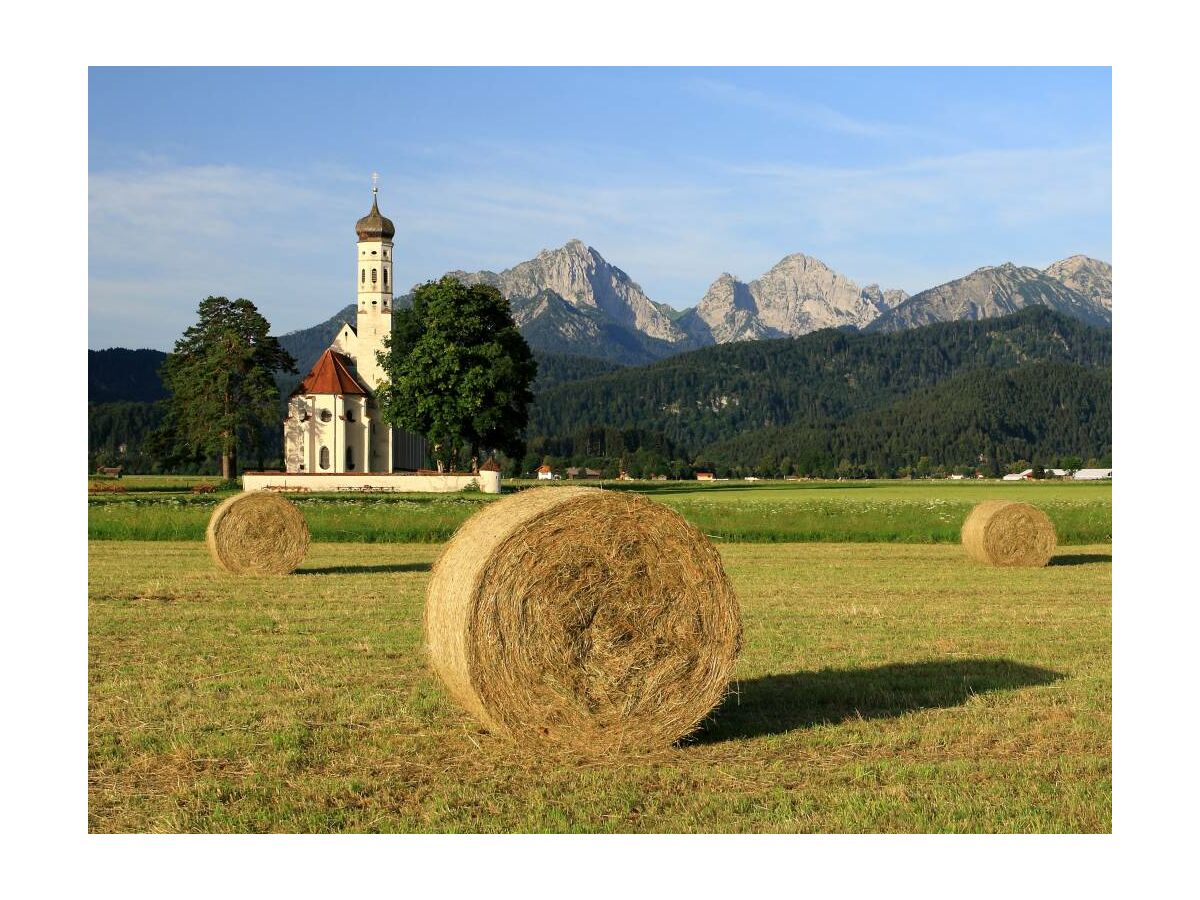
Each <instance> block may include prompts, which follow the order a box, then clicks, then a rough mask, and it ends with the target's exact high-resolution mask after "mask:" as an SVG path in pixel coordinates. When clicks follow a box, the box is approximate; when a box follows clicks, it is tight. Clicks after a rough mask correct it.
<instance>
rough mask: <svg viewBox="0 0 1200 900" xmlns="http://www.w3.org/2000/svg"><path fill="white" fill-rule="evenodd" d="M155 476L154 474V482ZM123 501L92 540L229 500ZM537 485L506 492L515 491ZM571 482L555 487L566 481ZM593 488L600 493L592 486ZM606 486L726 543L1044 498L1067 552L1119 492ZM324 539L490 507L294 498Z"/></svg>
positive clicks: (193, 516)
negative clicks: (654, 503)
mask: <svg viewBox="0 0 1200 900" xmlns="http://www.w3.org/2000/svg"><path fill="white" fill-rule="evenodd" d="M145 477H146V478H154V477H155V476H145ZM122 484H126V485H128V493H124V494H110V493H103V494H89V497H88V537H89V538H90V539H92V540H200V539H202V538H203V537H204V529H205V526H206V525H207V523H208V518H209V516H210V515H211V513H212V509H213V507H214V506H215V505H216V504H217V503H219V502H220V501H221V499H223V498H224V497H225V496H228V494H227V493H225V494H222V493H216V494H199V495H193V494H192V493H191V492H190V485H189V484H188V483H187V482H186V480H179V479H177V480H176V481H174V482H171V483H169V484H168V485H166V486H162V487H160V486H157V485H154V486H151V485H144V484H141V483H140V482H139V476H131V477H128V478H125V479H122ZM535 484H536V482H528V481H527V482H517V483H510V484H507V485H506V488H505V489H506V491H508V490H519V489H524V488H527V487H531V486H534V485H535ZM562 484H563V483H561V482H559V483H556V485H555V486H561V485H562ZM588 484H589V485H590V486H599V483H597V482H589V483H588ZM603 487H604V489H605V490H628V491H635V492H639V493H644V494H646V495H648V496H650V497H652V498H653V499H655V500H658V501H660V502H662V503H665V504H666V505H668V506H671V507H673V508H674V509H677V510H678V511H679V512H680V514H682V515H683V516H684V517H685V518H686V519H688V521H690V522H692V523H693V524H694V525H696V526H697V527H698V528H699V529H700V530H701V531H703V532H704V533H705V534H707V535H709V536H710V537H712V538H713V539H714V540H717V541H729V542H765V543H771V542H796V541H831V542H878V541H884V542H898V543H947V542H949V543H953V542H956V541H958V539H959V529H960V528H961V527H962V522H963V520H964V519H965V518H966V516H967V513H968V512H969V511H970V509H971V507H972V506H974V505H975V504H976V503H978V502H979V501H981V500H985V499H990V498H1006V499H1014V500H1025V501H1027V502H1030V503H1034V504H1035V505H1037V506H1038V507H1040V508H1041V509H1042V510H1044V511H1045V512H1046V514H1047V515H1049V516H1050V518H1051V520H1052V521H1053V522H1054V525H1055V529H1056V530H1057V533H1058V539H1059V542H1060V543H1061V544H1064V545H1077V544H1089V543H1103V542H1108V541H1110V540H1111V539H1112V485H1111V484H1110V483H1086V482H1084V483H1073V482H1042V483H1031V482H1018V483H1012V482H995V481H989V482H965V481H941V480H938V481H932V480H927V481H863V482H782V481H778V482H749V483H747V482H715V483H712V484H705V483H700V482H694V481H693V482H630V483H620V482H617V483H613V482H605V483H604V484H603ZM290 499H292V500H293V502H295V503H296V505H297V506H298V507H299V508H300V510H301V512H302V513H303V515H304V517H305V520H306V521H307V522H308V526H309V529H310V531H311V533H312V537H313V540H314V541H322V542H347V541H348V542H388V543H390V542H401V543H406V542H418V543H419V542H438V541H444V540H445V539H446V538H448V537H449V536H450V535H451V534H453V533H454V530H455V529H456V528H457V527H458V526H459V525H460V524H462V522H464V521H465V520H466V519H467V518H468V517H469V516H470V515H471V513H472V512H474V511H475V510H477V509H479V508H480V505H481V504H484V503H489V502H492V501H493V500H494V498H492V497H489V496H487V495H484V494H479V493H463V494H310V495H292V496H291V497H290Z"/></svg>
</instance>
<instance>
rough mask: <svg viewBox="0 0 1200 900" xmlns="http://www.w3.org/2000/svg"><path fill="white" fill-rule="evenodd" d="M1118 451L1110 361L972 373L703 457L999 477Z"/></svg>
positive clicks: (752, 436)
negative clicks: (1106, 365)
mask: <svg viewBox="0 0 1200 900" xmlns="http://www.w3.org/2000/svg"><path fill="white" fill-rule="evenodd" d="M1111 454H1112V378H1111V375H1110V372H1109V370H1108V369H1107V368H1089V367H1085V366H1079V365H1070V364H1064V363H1034V364H1031V365H1026V366H1022V367H1021V368H1017V369H1010V370H1006V371H995V370H988V369H980V370H976V371H971V372H967V373H965V374H962V375H959V376H956V377H954V378H951V379H950V380H948V381H944V382H942V383H941V384H938V385H936V386H933V387H929V388H922V389H921V390H919V391H917V392H915V393H914V394H913V395H911V396H909V397H906V398H904V399H903V400H900V401H899V402H897V403H894V404H892V405H890V406H888V407H886V408H884V409H879V410H872V411H869V412H865V413H859V414H857V415H855V416H853V417H851V418H849V419H847V420H845V421H842V422H836V421H830V422H824V423H819V424H807V423H806V424H803V425H793V426H788V427H784V428H762V429H758V430H757V431H751V432H747V433H746V434H742V435H739V436H738V437H735V438H733V439H731V440H728V441H723V442H720V443H716V444H713V445H711V446H709V447H707V448H705V449H704V450H703V451H702V452H701V454H700V456H701V459H700V460H699V463H700V465H702V466H706V467H709V468H715V469H717V470H718V471H721V472H724V473H732V474H751V473H754V474H772V475H773V474H789V475H790V474H797V475H823V474H836V475H840V476H845V477H864V476H877V475H888V474H890V475H897V474H905V473H908V472H912V473H914V474H929V473H930V472H933V471H942V472H974V471H976V470H979V471H981V472H983V473H984V474H986V475H991V476H999V475H1002V474H1004V473H1005V472H1006V471H1008V470H1009V469H1012V468H1023V467H1024V464H1030V465H1031V464H1033V463H1034V462H1040V463H1042V464H1044V465H1055V464H1057V463H1059V462H1060V461H1063V460H1068V459H1070V458H1072V457H1074V458H1076V459H1077V462H1076V464H1075V466H1074V467H1075V468H1078V467H1079V465H1081V464H1082V463H1083V462H1084V461H1085V460H1087V459H1095V460H1101V459H1108V458H1110V456H1111Z"/></svg>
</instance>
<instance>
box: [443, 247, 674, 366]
mask: <svg viewBox="0 0 1200 900" xmlns="http://www.w3.org/2000/svg"><path fill="white" fill-rule="evenodd" d="M489 275H492V273H483V272H480V273H474V274H471V275H468V276H467V278H468V279H470V280H474V281H486V282H487V283H489V284H495V286H496V287H497V288H499V290H500V292H501V293H502V294H504V296H505V297H506V298H508V299H509V300H510V301H512V300H514V299H530V298H532V297H535V296H537V295H538V293H539V292H541V291H543V290H550V291H553V292H554V293H555V294H557V295H558V296H560V297H561V298H562V299H564V300H565V301H566V302H567V303H569V304H570V305H571V306H574V307H576V308H577V309H581V310H589V309H590V310H598V311H600V312H602V313H604V314H605V315H606V316H607V317H608V318H610V319H611V320H612V321H613V322H615V323H616V324H618V325H622V326H625V327H628V328H632V329H634V330H636V331H638V332H641V333H642V334H643V335H646V336H648V337H651V338H655V339H658V340H663V341H667V342H668V343H684V342H687V340H688V336H687V335H686V334H685V333H684V331H683V330H682V329H680V328H679V327H677V326H676V325H675V323H674V322H672V321H671V318H670V317H669V316H667V315H666V314H665V313H664V312H663V311H662V310H660V309H659V308H658V307H657V306H656V305H655V304H654V303H653V302H652V301H651V300H650V298H649V297H647V296H646V293H645V292H644V291H643V290H642V288H641V286H640V285H639V284H637V283H636V282H635V281H634V280H633V279H632V278H630V277H629V276H628V275H626V274H625V273H624V272H623V271H621V270H620V269H618V268H617V267H616V266H613V265H610V264H609V263H608V261H607V260H605V259H604V257H603V256H601V255H600V253H599V251H597V250H596V249H595V248H594V247H589V246H588V245H587V244H585V243H584V242H583V241H581V240H579V239H578V238H573V239H571V240H569V241H567V243H565V244H564V245H563V246H561V247H558V248H555V249H547V250H542V251H541V252H539V253H538V255H537V256H536V257H535V258H533V259H530V260H526V261H525V262H523V263H518V264H517V265H515V266H513V267H512V268H511V269H505V270H504V271H503V272H500V273H499V274H498V275H494V276H492V277H494V279H495V280H494V281H492V280H490V279H489V278H488V276H489Z"/></svg>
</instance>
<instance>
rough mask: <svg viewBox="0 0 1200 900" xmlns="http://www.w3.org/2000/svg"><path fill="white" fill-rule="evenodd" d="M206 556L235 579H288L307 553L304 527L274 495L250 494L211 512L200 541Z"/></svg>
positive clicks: (290, 506) (290, 507) (300, 518)
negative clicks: (202, 542) (266, 577)
mask: <svg viewBox="0 0 1200 900" xmlns="http://www.w3.org/2000/svg"><path fill="white" fill-rule="evenodd" d="M204 540H205V543H206V544H208V552H209V555H210V556H212V558H213V562H215V563H216V564H217V565H218V566H219V567H220V568H222V569H224V570H225V571H226V572H232V573H234V574H235V575H286V574H287V573H288V572H290V571H292V570H293V569H295V568H296V566H298V565H300V562H301V560H303V559H304V555H305V554H306V553H308V525H307V524H305V522H304V516H302V515H300V510H298V509H296V507H295V506H294V505H293V504H291V503H289V502H288V501H287V500H284V499H283V498H282V497H280V496H278V495H277V494H272V493H269V492H267V491H251V492H250V493H246V494H238V495H237V496H236V497H230V498H229V499H228V500H226V501H224V502H223V503H221V504H220V505H219V506H218V507H217V508H216V509H215V510H213V514H212V518H211V519H209V520H208V531H207V532H206V533H205V536H204Z"/></svg>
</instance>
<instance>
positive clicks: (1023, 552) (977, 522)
mask: <svg viewBox="0 0 1200 900" xmlns="http://www.w3.org/2000/svg"><path fill="white" fill-rule="evenodd" d="M962 543H963V547H965V548H966V551H967V555H968V556H970V557H971V558H972V559H974V560H976V561H977V562H981V563H986V564H987V565H990V566H1044V565H1046V563H1048V562H1050V557H1051V556H1053V555H1054V550H1055V548H1056V547H1057V546H1058V538H1057V536H1056V535H1055V533H1054V523H1053V522H1051V521H1050V518H1049V517H1048V516H1047V515H1046V514H1045V513H1044V512H1042V511H1041V510H1040V509H1038V508H1037V507H1036V506H1030V505H1029V504H1028V503H1017V502H1014V501H1011V500H985V501H984V502H983V503H980V504H979V505H978V506H976V507H975V508H974V509H973V510H971V513H970V515H968V516H967V520H966V521H965V522H964V523H963V527H962Z"/></svg>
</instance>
